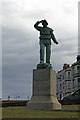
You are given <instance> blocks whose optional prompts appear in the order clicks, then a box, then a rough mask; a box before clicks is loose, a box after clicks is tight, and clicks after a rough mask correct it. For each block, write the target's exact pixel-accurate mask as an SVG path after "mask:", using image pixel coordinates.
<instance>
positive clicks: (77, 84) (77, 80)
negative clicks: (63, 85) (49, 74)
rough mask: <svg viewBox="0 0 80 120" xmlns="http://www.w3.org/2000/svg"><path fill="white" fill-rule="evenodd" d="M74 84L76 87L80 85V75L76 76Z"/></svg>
mask: <svg viewBox="0 0 80 120" xmlns="http://www.w3.org/2000/svg"><path fill="white" fill-rule="evenodd" d="M73 86H74V87H78V86H80V77H76V78H75V79H74V80H73Z"/></svg>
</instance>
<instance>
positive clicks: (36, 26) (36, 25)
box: [34, 20, 42, 31]
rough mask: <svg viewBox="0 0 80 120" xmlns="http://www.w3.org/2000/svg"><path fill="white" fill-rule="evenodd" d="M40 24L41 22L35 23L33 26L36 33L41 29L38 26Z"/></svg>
mask: <svg viewBox="0 0 80 120" xmlns="http://www.w3.org/2000/svg"><path fill="white" fill-rule="evenodd" d="M40 23H42V20H41V21H37V22H36V23H35V25H34V27H35V28H36V29H37V30H38V31H40V28H42V27H40V26H38V25H39V24H40Z"/></svg>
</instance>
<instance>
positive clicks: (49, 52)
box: [46, 44, 51, 64]
mask: <svg viewBox="0 0 80 120" xmlns="http://www.w3.org/2000/svg"><path fill="white" fill-rule="evenodd" d="M50 56H51V45H50V44H49V45H47V46H46V63H48V64H50Z"/></svg>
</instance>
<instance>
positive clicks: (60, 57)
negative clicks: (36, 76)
mask: <svg viewBox="0 0 80 120" xmlns="http://www.w3.org/2000/svg"><path fill="white" fill-rule="evenodd" d="M42 19H46V20H47V21H48V23H49V25H48V26H49V27H51V28H52V29H53V30H54V34H55V36H56V38H57V41H58V42H59V45H56V44H54V43H53V41H52V54H51V63H52V66H53V69H54V70H55V71H56V72H57V71H59V70H61V69H62V66H63V64H64V63H68V64H72V63H74V62H75V61H76V56H77V54H78V0H3V2H2V22H3V24H2V43H3V45H2V47H3V48H2V50H3V51H2V53H3V54H2V62H3V63H2V68H3V69H2V79H3V80H2V82H3V98H7V96H9V95H10V96H11V98H14V97H15V96H20V98H21V99H27V98H28V96H29V97H31V95H32V80H33V69H36V66H37V64H38V63H39V32H38V31H36V30H35V29H34V24H35V23H36V21H38V20H42ZM0 25H1V23H0Z"/></svg>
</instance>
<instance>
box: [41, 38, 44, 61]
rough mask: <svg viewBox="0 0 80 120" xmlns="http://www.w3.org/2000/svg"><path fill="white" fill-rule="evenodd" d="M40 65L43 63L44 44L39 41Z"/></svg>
mask: <svg viewBox="0 0 80 120" xmlns="http://www.w3.org/2000/svg"><path fill="white" fill-rule="evenodd" d="M40 63H44V43H43V41H42V40H41V41H40Z"/></svg>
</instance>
